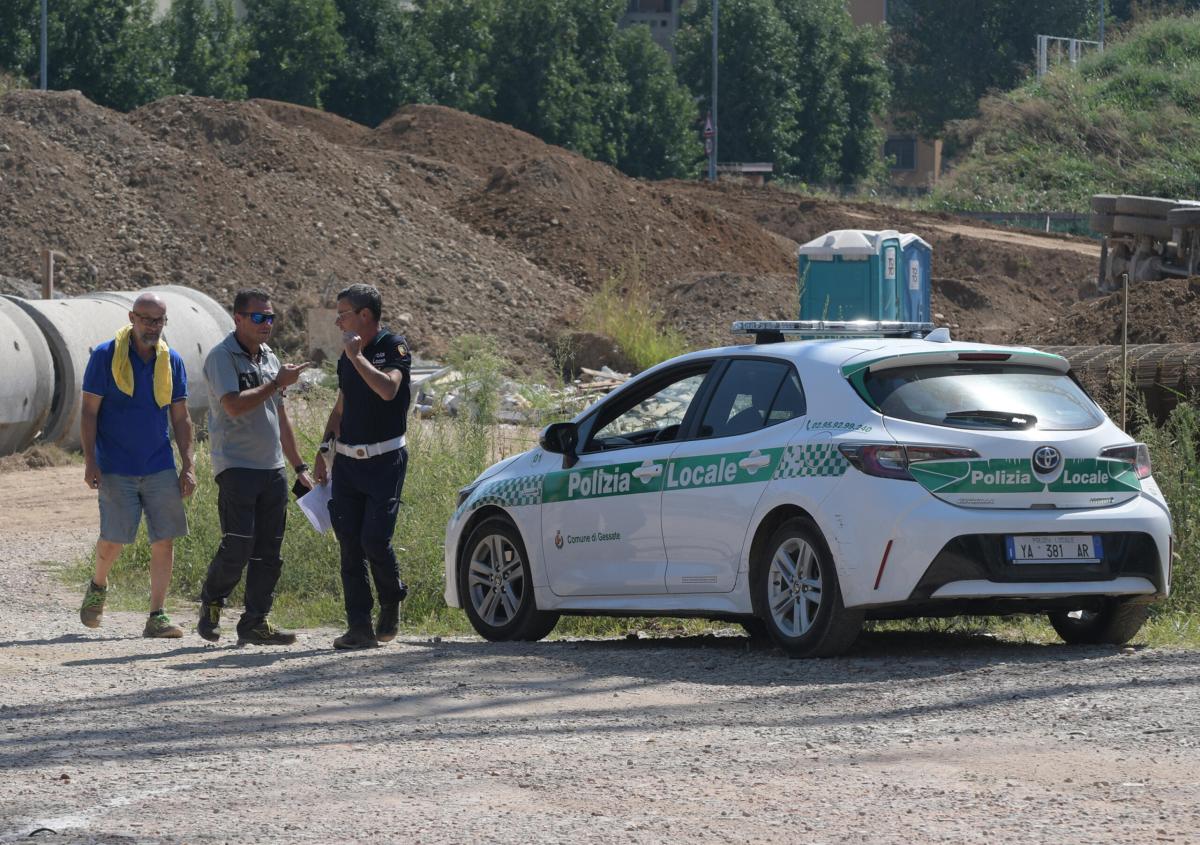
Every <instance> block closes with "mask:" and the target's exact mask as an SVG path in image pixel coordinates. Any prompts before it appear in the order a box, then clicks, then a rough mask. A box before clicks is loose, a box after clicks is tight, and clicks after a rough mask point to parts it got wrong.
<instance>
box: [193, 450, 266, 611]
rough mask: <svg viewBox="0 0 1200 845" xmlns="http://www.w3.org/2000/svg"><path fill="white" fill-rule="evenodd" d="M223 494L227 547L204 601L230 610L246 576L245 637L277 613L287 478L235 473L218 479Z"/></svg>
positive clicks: (220, 505) (212, 568) (213, 567)
mask: <svg viewBox="0 0 1200 845" xmlns="http://www.w3.org/2000/svg"><path fill="white" fill-rule="evenodd" d="M217 486H218V487H219V488H220V493H219V494H218V496H217V513H218V515H219V516H220V518H221V545H220V546H219V547H218V548H217V553H216V554H215V555H213V559H212V563H210V564H209V565H208V575H206V576H205V578H204V587H203V589H201V591H200V601H202V602H205V603H208V602H215V603H216V604H219V605H221V606H222V607H224V606H225V600H226V599H227V598H229V594H230V593H232V592H233V588H234V587H236V586H237V583H238V581H240V580H241V578H242V570H243V569H245V570H246V612H245V613H243V614H242V618H241V619H240V620H238V624H237V629H238V633H239V634H243V633H245V632H247V631H249V630H251V629H252V628H254V627H256V626H257V625H258V624H259V623H260V622H262V621H263V620H264V619H266V618H267V614H268V613H270V612H271V604H272V603H273V602H274V601H275V584H276V583H277V582H278V581H279V572H280V570H281V569H282V568H283V561H282V560H280V558H279V548H280V546H282V545H283V528H284V524H285V523H286V521H287V501H288V499H287V497H288V484H287V473H286V472H285V471H284V469H283V468H282V467H280V468H279V469H243V468H241V467H231V468H230V469H227V470H225V471H224V472H222V473H221V474H220V475H218V476H217Z"/></svg>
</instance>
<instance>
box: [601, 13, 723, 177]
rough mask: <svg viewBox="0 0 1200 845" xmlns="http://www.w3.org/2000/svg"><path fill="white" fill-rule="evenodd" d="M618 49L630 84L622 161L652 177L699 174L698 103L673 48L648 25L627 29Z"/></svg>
mask: <svg viewBox="0 0 1200 845" xmlns="http://www.w3.org/2000/svg"><path fill="white" fill-rule="evenodd" d="M616 50H617V64H618V65H619V66H620V67H621V68H622V70H623V72H624V74H625V81H626V86H627V87H626V98H625V103H624V107H623V109H622V112H621V126H620V134H621V137H622V141H621V153H620V155H619V156H618V158H617V161H616V165H617V167H619V168H620V169H621V170H622V171H623V172H625V173H627V174H629V175H630V176H639V177H643V178H648V179H663V178H667V177H675V178H680V177H684V176H690V175H692V174H694V173H695V172H696V171H697V169H698V167H699V162H700V159H701V156H702V154H703V150H702V148H701V146H700V144H699V141H698V138H697V136H696V103H695V101H694V100H693V99H692V95H691V94H690V93H689V92H688V90H687V88H685V87H684V86H682V85H680V84H679V82H678V81H677V80H676V78H675V71H674V70H673V69H672V67H671V59H670V57H669V56H668V55H667V52H666V51H665V50H663V49H662V48H661V47H659V46H658V45H657V44H655V43H654V41H653V39H652V38H651V37H650V29H649V27H645V26H634V27H630V28H628V29H624V30H621V31H620V32H619V33H618V34H617V43H616Z"/></svg>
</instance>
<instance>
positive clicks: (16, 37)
mask: <svg viewBox="0 0 1200 845" xmlns="http://www.w3.org/2000/svg"><path fill="white" fill-rule="evenodd" d="M40 21H41V11H40V4H39V3H38V0H4V2H3V3H0V67H7V68H9V69H10V70H12V71H14V72H16V73H18V74H20V75H21V76H24V77H25V78H27V79H29V80H31V81H36V80H37V79H38V76H39V73H40V56H39V47H38V44H39V40H40V31H41V23H40ZM47 42H48V45H47V46H48V51H47V63H48V66H49V73H50V79H49V87H50V88H54V89H59V90H62V89H70V88H78V89H79V90H80V91H82V92H83V94H84V95H85V96H86V97H88V98H89V99H91V100H93V101H94V102H97V103H99V104H101V105H104V106H109V107H111V108H116V109H131V108H135V107H136V106H139V105H141V104H142V103H145V102H148V101H149V100H153V99H156V98H157V97H161V96H163V95H164V94H166V93H167V92H168V91H169V90H170V74H169V71H168V68H167V66H166V62H165V50H164V49H163V41H162V31H161V29H160V27H158V26H157V25H156V24H155V23H154V20H153V4H152V3H151V0H55V2H54V3H52V4H50V6H49V14H48V16H47Z"/></svg>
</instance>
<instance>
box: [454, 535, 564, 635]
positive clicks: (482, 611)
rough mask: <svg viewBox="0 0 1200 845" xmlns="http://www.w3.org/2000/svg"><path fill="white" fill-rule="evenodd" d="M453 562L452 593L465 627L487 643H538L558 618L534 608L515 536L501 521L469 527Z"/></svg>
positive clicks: (525, 564)
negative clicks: (454, 588) (467, 624)
mask: <svg viewBox="0 0 1200 845" xmlns="http://www.w3.org/2000/svg"><path fill="white" fill-rule="evenodd" d="M463 548H464V552H463V554H462V555H461V556H460V557H459V561H458V589H459V597H460V600H461V604H462V606H463V609H465V610H466V612H467V618H468V619H469V620H471V627H472V628H474V629H475V630H476V631H477V632H478V634H479V636H481V637H483V638H484V639H486V640H491V641H493V642H500V641H503V640H540V639H542V637H544V636H546V635H547V634H549V633H550V632H551V631H552V630H554V626H555V625H557V624H558V614H557V613H548V612H546V611H542V610H538V609H537V601H536V600H535V598H534V594H533V579H532V577H531V576H530V574H529V558H528V557H527V555H526V554H525V544H524V543H523V542H522V541H521V534H520V532H518V531H517V529H516V526H514V525H513V524H512V523H511V522H509V521H508V520H507V519H501V518H499V517H493V518H492V519H485V520H484V521H483V522H481V523H479V525H477V526H475V530H473V531H472V532H471V534H470V536H469V537H468V538H467V542H466V544H465V545H464V547H463Z"/></svg>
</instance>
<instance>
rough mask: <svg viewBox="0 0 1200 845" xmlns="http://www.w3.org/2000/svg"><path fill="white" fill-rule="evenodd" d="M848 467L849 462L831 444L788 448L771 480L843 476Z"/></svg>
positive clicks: (808, 444) (811, 444)
mask: <svg viewBox="0 0 1200 845" xmlns="http://www.w3.org/2000/svg"><path fill="white" fill-rule="evenodd" d="M849 466H850V462H849V461H847V460H846V459H845V457H843V455H842V453H841V452H839V451H838V449H837V447H836V446H834V445H832V444H828V443H821V444H814V443H806V444H804V445H803V446H788V447H787V449H785V450H784V453H783V459H782V460H781V461H780V462H779V466H778V467H777V468H776V469H775V475H774V476H773V479H772V480H774V479H776V478H804V477H809V476H838V475H844V474H845V472H846V469H847V467H849Z"/></svg>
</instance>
